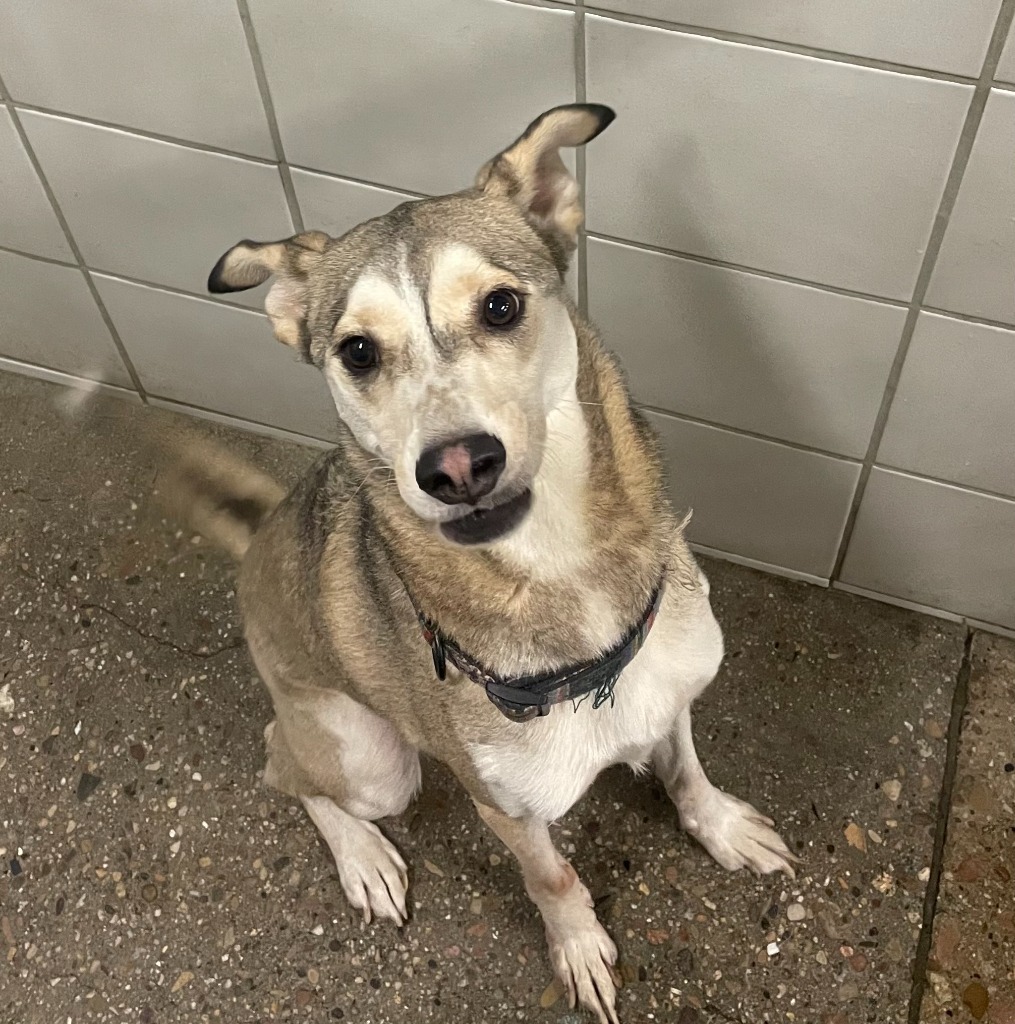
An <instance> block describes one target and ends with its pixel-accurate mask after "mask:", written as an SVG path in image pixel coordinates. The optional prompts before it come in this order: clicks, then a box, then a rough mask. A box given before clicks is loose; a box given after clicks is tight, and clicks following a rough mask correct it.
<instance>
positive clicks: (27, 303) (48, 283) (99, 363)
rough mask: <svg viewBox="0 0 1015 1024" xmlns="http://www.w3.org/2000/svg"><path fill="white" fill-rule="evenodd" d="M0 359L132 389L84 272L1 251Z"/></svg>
mask: <svg viewBox="0 0 1015 1024" xmlns="http://www.w3.org/2000/svg"><path fill="white" fill-rule="evenodd" d="M43 341H44V344H43V343H42V342H43ZM0 356H10V357H11V358H13V359H23V360H25V361H27V362H29V363H37V364H39V365H41V366H49V367H52V368H53V369H55V370H64V371H66V372H68V373H73V374H77V375H78V376H79V377H87V378H89V379H90V380H103V381H107V382H108V383H110V384H118V385H120V386H122V387H127V388H129V387H131V381H130V376H129V375H128V373H127V370H126V368H125V367H124V365H123V361H122V360H121V359H120V356H119V353H118V352H117V350H116V346H115V345H114V344H113V339H112V337H111V336H110V333H109V331H108V329H107V328H106V325H105V323H104V322H103V320H102V316H101V314H100V313H99V310H98V308H97V307H96V305H95V303H94V302H93V301H92V296H91V293H90V292H89V291H88V285H87V284H85V279H84V277H83V276H82V274H81V271H80V270H78V269H77V268H75V267H61V266H57V265H56V264H54V263H44V262H42V260H33V259H29V258H28V257H26V256H15V255H14V254H13V253H9V252H0Z"/></svg>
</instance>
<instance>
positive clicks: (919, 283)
mask: <svg viewBox="0 0 1015 1024" xmlns="http://www.w3.org/2000/svg"><path fill="white" fill-rule="evenodd" d="M1013 15H1015V0H1003V2H1002V5H1001V10H1000V12H999V14H998V16H997V21H996V22H995V24H994V32H993V35H992V36H991V39H990V46H989V47H988V48H987V56H986V58H985V59H984V62H983V67H982V68H981V70H980V77H979V79H978V80H977V84H976V88H975V89H974V90H973V97H972V99H971V100H970V103H969V110H968V111H967V112H966V119H965V122H964V123H963V125H962V131H961V132H960V134H959V143H958V145H957V146H956V148H955V156H954V158H953V159H952V166H951V169H950V170H949V172H948V178H947V179H946V181H945V187H944V192H943V193H942V196H941V202H940V205H939V206H938V211H937V216H936V217H935V218H934V223H933V225H932V226H931V232H930V238H929V239H928V242H927V249H926V252H925V253H924V256H923V262H922V263H921V264H920V273H919V274H918V275H917V279H916V287H915V288H914V289H913V297H912V299H911V301H910V303H909V312H908V314H907V315H906V323H905V325H904V326H903V328H902V337H901V338H900V339H899V347H898V349H897V350H896V353H895V359H894V361H893V363H892V368H891V370H890V371H889V373H888V380H887V382H886V384H885V390H884V394H883V395H882V397H881V406H880V408H879V409H878V415H877V418H876V419H875V421H874V429H873V431H872V432H871V439H870V444H869V445H868V447H867V454H866V455H865V456H864V460H863V468H862V469H861V471H860V479H859V480H858V481H857V484H856V490H855V492H854V493H853V502H852V505H851V506H850V510H849V515H848V516H847V518H846V526H845V528H844V529H843V531H842V540H841V541H840V543H839V551H838V554H837V555H836V559H835V565H834V566H833V568H832V579H833V580H835V579H838V576H839V573H840V572H841V571H842V563H843V562H844V561H845V558H846V551H847V550H848V548H849V542H850V540H851V539H852V536H853V528H854V526H855V525H856V517H857V515H858V514H859V511H860V504H861V502H862V501H863V496H864V492H865V491H866V490H867V481H868V480H869V479H870V474H871V470H872V468H873V466H874V461H875V459H876V458H877V454H878V449H879V448H880V447H881V439H882V437H883V436H884V432H885V427H886V426H887V424H888V415H889V413H890V412H891V409H892V403H893V401H894V400H895V393H896V391H897V390H898V386H899V379H900V378H901V376H902V367H903V365H904V363H905V361H906V355H907V354H908V352H909V346H910V343H911V342H912V340H913V333H914V332H915V330H916V323H917V320H918V318H919V316H920V310H921V307H922V306H923V300H924V299H925V298H926V296H927V289H928V288H929V287H930V281H931V277H932V276H933V274H934V267H935V266H936V264H937V258H938V254H939V253H940V251H941V244H942V242H943V241H944V236H945V229H946V228H947V227H948V219H949V217H950V216H951V213H952V209H953V208H954V206H955V200H956V199H957V198H958V194H959V188H960V186H961V185H962V178H963V176H964V175H965V173H966V167H967V166H968V164H969V157H970V155H971V154H972V151H973V142H974V141H975V139H976V133H977V131H978V130H979V127H980V122H981V121H982V119H983V111H984V108H985V107H986V105H987V99H988V97H989V95H990V83H991V79H992V78H993V76H994V71H995V69H996V68H997V63H998V61H999V60H1000V58H1001V51H1002V49H1003V48H1004V44H1005V42H1006V40H1007V36H1008V29H1009V28H1010V26H1011V23H1012V16H1013Z"/></svg>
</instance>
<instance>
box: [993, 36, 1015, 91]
mask: <svg viewBox="0 0 1015 1024" xmlns="http://www.w3.org/2000/svg"><path fill="white" fill-rule="evenodd" d="M994 77H995V78H996V79H997V80H998V81H999V82H1011V83H1013V84H1015V24H1013V25H1012V27H1011V29H1009V31H1008V42H1007V43H1006V44H1005V47H1004V50H1003V51H1002V53H1001V60H1000V61H999V62H998V65H997V72H996V73H995V75H994Z"/></svg>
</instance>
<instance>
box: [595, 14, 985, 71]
mask: <svg viewBox="0 0 1015 1024" xmlns="http://www.w3.org/2000/svg"><path fill="white" fill-rule="evenodd" d="M596 6H598V7H605V8H607V9H608V10H612V11H621V12H624V13H627V14H637V15H640V16H641V17H644V18H657V19H660V20H662V21H670V22H679V23H681V24H684V25H695V26H700V27H701V28H705V29H715V30H719V31H724V32H736V33H740V34H743V35H749V36H758V37H760V38H762V39H773V40H776V41H777V42H781V43H794V44H796V45H798V46H811V47H814V48H816V49H821V50H834V51H837V52H839V53H848V54H852V55H854V56H858V57H871V58H874V59H875V60H884V61H891V62H892V63H894V64H908V65H912V66H914V67H919V68H930V69H932V70H934V71H951V72H953V73H955V74H960V75H970V76H971V77H973V78H975V77H976V76H977V75H978V74H979V73H980V67H981V65H982V64H983V58H984V57H985V56H986V53H987V45H988V44H989V42H990V37H991V33H992V32H993V30H994V22H995V21H996V20H997V14H998V11H999V10H1000V7H1001V0H962V6H961V9H960V8H957V7H956V5H955V0H920V2H919V3H918V4H914V3H911V2H910V0H850V2H849V3H842V2H841V0H807V2H806V3H786V2H785V0H750V2H749V3H743V2H739V0H603V2H601V3H597V4H596ZM944 25H947V26H948V31H947V32H944V31H942V26H944Z"/></svg>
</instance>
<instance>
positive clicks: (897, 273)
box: [586, 17, 972, 299]
mask: <svg viewBox="0 0 1015 1024" xmlns="http://www.w3.org/2000/svg"><path fill="white" fill-rule="evenodd" d="M586 32H587V35H588V68H587V74H588V94H589V95H590V96H600V97H609V100H610V103H611V104H612V105H614V106H615V107H616V108H617V111H618V114H619V117H618V120H617V123H616V125H614V126H612V127H611V128H610V130H609V131H607V132H606V133H605V134H604V135H603V136H602V137H601V138H599V139H597V140H596V141H595V142H594V143H593V144H592V146H590V148H589V155H588V226H589V229H590V230H592V231H595V232H600V233H603V234H607V235H612V236H616V237H620V238H626V239H631V240H633V241H636V242H647V243H649V244H652V245H657V246H662V247H664V248H668V249H675V250H678V251H681V252H689V253H695V254H697V255H702V256H709V257H714V258H716V259H721V260H728V261H730V262H733V263H739V264H744V265H747V266H750V267H760V268H763V269H765V270H771V271H778V272H779V273H782V274H787V275H791V276H793V277H799V278H804V279H807V280H811V281H819V282H822V283H824V284H832V285H837V286H840V287H843V288H851V289H856V290H858V291H864V292H868V293H870V294H873V295H884V296H887V297H889V298H895V299H908V298H909V297H910V296H911V294H912V291H913V286H914V284H915V283H916V277H917V274H918V272H919V269H920V262H921V259H922V255H923V250H924V248H925V246H926V244H927V240H928V238H929V235H930V229H931V225H932V223H933V220H934V214H935V212H936V211H937V206H938V203H939V202H940V200H941V194H942V191H943V189H944V183H945V178H946V176H947V174H948V170H949V167H950V166H951V161H952V155H953V153H954V151H955V146H956V143H957V141H958V137H959V131H960V129H961V127H962V120H963V117H964V115H965V113H966V109H967V107H968V106H969V101H970V98H971V96H972V87H971V86H967V85H958V84H955V83H951V82H939V81H931V80H929V79H923V78H917V77H914V76H911V75H899V74H894V73H891V72H887V71H875V70H871V69H869V68H861V67H857V66H854V65H848V64H838V63H833V62H830V61H824V60H816V59H814V58H812V57H803V56H799V55H797V54H789V53H781V52H777V51H773V50H767V49H762V48H759V47H752V46H743V45H741V44H739V43H729V42H723V41H719V40H714V39H704V38H701V37H700V36H690V35H685V34H682V33H679V32H670V31H664V30H662V29H656V28H644V27H641V26H637V25H629V24H624V23H620V22H616V21H611V20H607V19H604V18H597V17H590V18H587V19H586ZM632 68H637V69H638V73H637V74H632Z"/></svg>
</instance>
